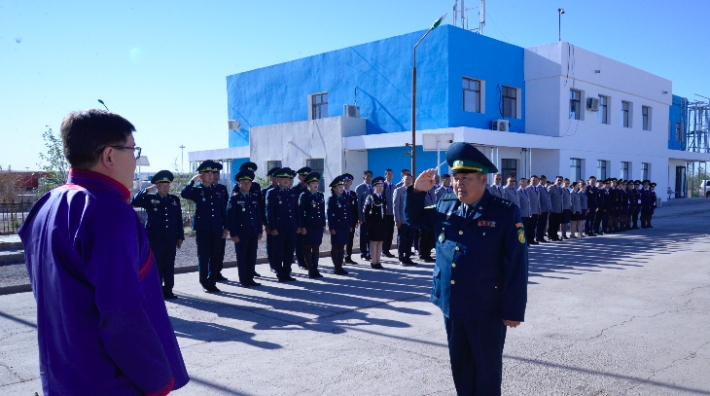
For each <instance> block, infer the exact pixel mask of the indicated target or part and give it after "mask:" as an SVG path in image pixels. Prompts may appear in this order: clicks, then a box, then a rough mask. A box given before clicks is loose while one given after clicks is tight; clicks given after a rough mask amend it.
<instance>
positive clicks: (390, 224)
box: [382, 215, 394, 252]
mask: <svg viewBox="0 0 710 396" xmlns="http://www.w3.org/2000/svg"><path fill="white" fill-rule="evenodd" d="M385 229H386V230H387V234H385V240H384V242H383V243H382V251H383V252H389V251H390V249H392V239H393V238H394V215H385Z"/></svg>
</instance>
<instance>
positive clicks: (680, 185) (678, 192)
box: [675, 166, 686, 198]
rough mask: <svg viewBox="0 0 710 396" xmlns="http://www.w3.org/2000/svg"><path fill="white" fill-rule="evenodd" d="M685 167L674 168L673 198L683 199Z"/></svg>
mask: <svg viewBox="0 0 710 396" xmlns="http://www.w3.org/2000/svg"><path fill="white" fill-rule="evenodd" d="M685 187H686V180H685V167H684V166H676V167H675V197H676V198H685Z"/></svg>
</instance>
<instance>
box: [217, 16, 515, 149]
mask: <svg viewBox="0 0 710 396" xmlns="http://www.w3.org/2000/svg"><path fill="white" fill-rule="evenodd" d="M424 32H425V31H420V32H414V33H410V34H406V35H402V36H397V37H392V38H388V39H384V40H379V41H375V42H371V43H367V44H362V45H358V46H354V47H349V48H345V49H341V50H337V51H331V52H327V53H324V54H320V55H315V56H311V57H307V58H303V59H297V60H294V61H290V62H286V63H281V64H278V65H273V66H269V67H265V68H261V69H256V70H252V71H248V72H244V73H239V74H235V75H231V76H228V77H227V95H228V114H229V119H233V120H239V121H240V122H241V129H240V130H238V131H230V132H229V146H230V147H238V146H246V145H248V144H249V128H251V127H255V126H263V125H271V124H280V123H289V122H296V121H306V120H308V119H309V114H310V103H309V95H312V94H317V93H322V92H327V93H328V102H329V103H328V116H329V117H334V116H342V115H343V105H344V104H353V103H354V102H355V100H356V99H357V105H358V106H359V107H360V117H361V118H364V119H366V120H367V133H368V134H376V133H387V132H402V131H409V130H411V100H412V99H411V90H412V69H411V65H412V47H413V46H414V45H415V44H416V42H417V41H418V40H419V39H420V38H421V37H422V35H423V34H424ZM464 77H467V78H472V79H476V80H481V81H484V86H485V88H484V92H483V93H482V95H481V97H482V98H484V99H483V100H484V104H483V106H482V107H483V111H482V112H481V113H475V112H467V111H464V110H463V86H462V83H463V78H464ZM504 85H505V86H509V87H513V88H517V89H518V99H517V100H518V101H520V105H519V108H520V109H521V111H520V112H519V114H518V117H517V118H508V120H509V121H510V129H511V131H513V132H524V126H525V122H524V114H525V103H524V97H525V81H524V73H523V48H521V47H517V46H514V45H511V44H507V43H504V42H501V41H498V40H495V39H492V38H489V37H486V36H483V35H480V34H476V33H473V32H469V31H466V30H464V29H461V28H457V27H454V26H450V25H444V26H441V27H439V28H437V29H435V30H434V31H432V32H431V34H430V35H429V36H428V37H427V38H426V39H425V40H424V41H423V42H422V44H421V45H420V46H419V47H418V48H417V130H426V129H438V128H446V127H460V126H468V127H476V128H486V129H487V128H490V123H491V121H492V120H494V119H500V118H503V117H502V114H501V110H500V109H501V103H502V95H501V88H502V86H504Z"/></svg>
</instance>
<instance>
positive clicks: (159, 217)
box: [130, 170, 185, 300]
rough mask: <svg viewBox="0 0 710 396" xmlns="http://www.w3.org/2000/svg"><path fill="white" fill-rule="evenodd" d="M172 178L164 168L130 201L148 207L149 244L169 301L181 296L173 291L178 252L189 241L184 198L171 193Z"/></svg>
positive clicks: (164, 294)
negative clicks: (184, 221)
mask: <svg viewBox="0 0 710 396" xmlns="http://www.w3.org/2000/svg"><path fill="white" fill-rule="evenodd" d="M172 181H173V174H172V173H171V172H170V171H168V170H162V171H160V172H158V173H156V174H155V176H153V178H152V179H151V180H150V182H151V183H153V185H152V186H150V187H148V188H146V189H143V190H141V191H139V192H138V193H137V194H136V195H134V196H133V198H131V201H130V204H131V205H133V206H135V207H139V208H143V209H145V210H146V213H147V214H148V218H147V219H146V221H145V228H146V230H147V231H148V244H149V245H150V250H151V251H152V252H153V256H154V257H155V263H156V264H157V265H158V274H159V275H160V283H161V285H163V297H164V298H165V299H168V300H169V299H175V298H177V296H176V295H175V294H173V286H174V285H175V254H176V253H177V248H179V247H180V246H182V242H183V241H184V240H185V233H184V230H183V228H182V208H180V198H178V196H177V195H173V194H170V193H169V192H170V183H171V182H172Z"/></svg>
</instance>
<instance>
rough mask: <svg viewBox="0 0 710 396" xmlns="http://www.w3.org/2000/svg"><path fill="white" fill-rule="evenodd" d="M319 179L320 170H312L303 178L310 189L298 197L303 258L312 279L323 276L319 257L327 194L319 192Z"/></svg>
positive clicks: (298, 219)
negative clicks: (319, 265)
mask: <svg viewBox="0 0 710 396" xmlns="http://www.w3.org/2000/svg"><path fill="white" fill-rule="evenodd" d="M319 180H320V174H319V173H318V172H311V173H309V174H308V175H307V176H306V177H305V178H304V179H303V182H304V183H305V184H306V187H307V188H308V190H306V191H304V192H302V193H301V195H300V196H299V197H298V211H297V212H296V220H297V222H298V233H299V234H300V235H301V239H302V240H303V248H304V251H303V259H304V261H305V264H306V268H307V269H308V277H309V278H311V279H314V278H322V277H323V275H321V274H320V272H318V259H319V258H320V245H321V243H323V233H324V232H325V196H324V195H323V194H322V193H320V192H318V186H319V184H320V182H319Z"/></svg>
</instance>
